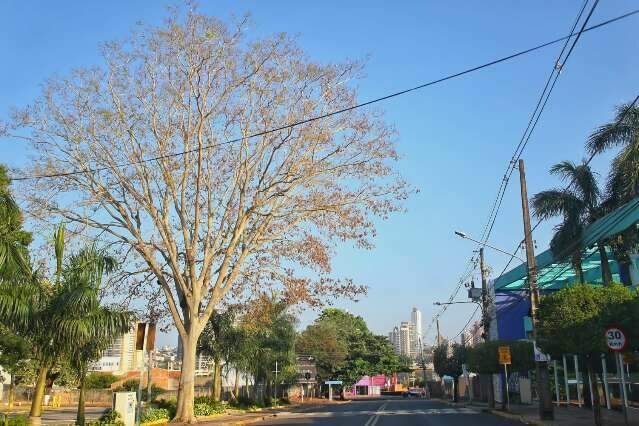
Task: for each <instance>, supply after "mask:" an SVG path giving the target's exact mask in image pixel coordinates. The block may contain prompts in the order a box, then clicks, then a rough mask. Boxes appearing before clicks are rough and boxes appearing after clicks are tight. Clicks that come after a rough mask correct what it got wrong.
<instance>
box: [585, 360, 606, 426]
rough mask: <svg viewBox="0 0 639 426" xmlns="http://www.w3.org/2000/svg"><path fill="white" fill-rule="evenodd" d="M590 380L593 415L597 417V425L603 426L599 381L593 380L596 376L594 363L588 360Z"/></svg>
mask: <svg viewBox="0 0 639 426" xmlns="http://www.w3.org/2000/svg"><path fill="white" fill-rule="evenodd" d="M587 362H588V380H589V381H590V383H592V400H593V407H592V414H593V416H594V417H595V425H597V426H601V425H603V419H602V417H601V401H600V399H599V385H597V381H596V380H593V379H594V378H595V377H596V375H595V374H594V372H593V367H592V363H593V362H592V361H591V360H588V361H587Z"/></svg>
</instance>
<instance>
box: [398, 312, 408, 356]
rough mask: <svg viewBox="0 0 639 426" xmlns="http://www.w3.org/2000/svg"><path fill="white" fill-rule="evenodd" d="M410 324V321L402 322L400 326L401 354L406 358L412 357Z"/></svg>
mask: <svg viewBox="0 0 639 426" xmlns="http://www.w3.org/2000/svg"><path fill="white" fill-rule="evenodd" d="M410 329H411V326H410V323H409V322H408V321H402V323H401V324H400V325H399V354H400V355H404V356H410V355H411V345H410Z"/></svg>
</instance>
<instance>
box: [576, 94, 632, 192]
mask: <svg viewBox="0 0 639 426" xmlns="http://www.w3.org/2000/svg"><path fill="white" fill-rule="evenodd" d="M613 147H619V148H621V151H620V152H619V153H618V154H617V156H616V157H615V158H614V160H613V161H612V167H611V170H610V175H609V178H608V190H609V191H608V195H609V196H611V197H613V199H614V200H615V201H617V202H618V203H619V204H622V203H625V202H627V201H630V200H631V199H632V198H634V197H636V196H637V195H639V106H635V103H634V102H633V103H632V104H626V105H621V106H620V107H618V108H617V114H616V116H615V118H614V120H613V121H612V122H610V123H607V124H604V125H603V126H601V127H599V128H598V129H597V130H595V131H594V132H593V133H592V134H591V135H590V137H589V138H588V141H587V143H586V149H587V150H588V152H590V153H591V154H592V155H596V154H600V153H602V152H604V151H606V150H608V149H610V148H613ZM611 190H613V191H611Z"/></svg>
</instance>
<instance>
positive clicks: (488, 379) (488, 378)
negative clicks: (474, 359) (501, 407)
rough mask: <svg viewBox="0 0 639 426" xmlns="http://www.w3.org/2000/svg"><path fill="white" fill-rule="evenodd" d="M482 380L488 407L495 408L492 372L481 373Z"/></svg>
mask: <svg viewBox="0 0 639 426" xmlns="http://www.w3.org/2000/svg"><path fill="white" fill-rule="evenodd" d="M482 376H483V378H484V380H483V382H484V386H485V389H486V399H487V402H488V408H490V409H491V410H494V409H495V390H494V389H493V375H492V374H482Z"/></svg>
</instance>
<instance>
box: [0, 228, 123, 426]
mask: <svg viewBox="0 0 639 426" xmlns="http://www.w3.org/2000/svg"><path fill="white" fill-rule="evenodd" d="M54 248H55V254H56V271H55V277H54V279H53V280H46V279H44V278H43V277H41V276H40V275H39V274H38V273H37V272H36V273H32V274H31V275H28V276H27V275H23V276H22V277H21V278H20V279H18V278H17V277H16V278H15V279H12V280H11V281H7V280H0V322H1V323H2V324H3V325H5V326H7V327H8V328H9V329H11V330H12V331H13V332H14V333H16V334H18V335H20V336H23V337H24V338H25V339H27V340H28V342H29V344H30V346H31V348H32V351H33V357H34V359H35V360H36V362H37V364H38V376H37V381H36V387H35V391H34V395H33V399H32V402H31V412H30V418H31V423H32V424H40V416H41V413H42V401H43V399H44V392H45V386H46V379H47V374H48V372H49V371H50V370H51V369H52V368H53V367H54V366H55V365H56V364H57V363H59V362H60V361H61V360H63V359H69V360H70V361H71V363H72V364H73V365H74V366H75V367H76V369H77V370H78V372H79V373H80V374H79V376H80V377H79V379H80V384H81V397H82V396H83V389H82V386H83V381H84V377H85V376H86V368H87V366H88V363H89V362H90V361H91V360H92V359H94V358H95V357H96V356H98V355H99V352H101V351H102V350H103V349H104V346H105V345H107V346H108V344H109V343H110V339H113V338H115V337H117V335H118V334H119V333H122V332H123V331H122V328H123V321H124V320H125V318H127V321H126V327H124V331H126V329H128V326H129V322H128V318H129V317H128V316H126V315H125V314H124V313H122V312H118V311H111V310H109V309H107V308H104V307H101V306H100V299H99V290H100V283H101V280H102V277H103V275H104V274H105V273H106V272H109V271H110V270H112V268H113V265H114V262H113V260H112V259H110V258H108V257H106V256H103V254H102V253H100V252H99V251H97V250H96V249H95V248H94V247H91V248H88V249H84V250H82V251H80V252H79V253H78V254H77V255H75V256H72V257H71V259H70V261H69V262H68V263H67V265H64V264H63V256H64V227H63V226H60V227H59V228H58V230H57V231H56V232H55V234H54ZM83 372H84V374H83ZM82 399H83V398H81V400H82ZM79 408H82V410H79V411H80V412H81V414H82V415H81V416H79V419H80V420H82V421H84V420H83V400H82V401H81V407H79Z"/></svg>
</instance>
